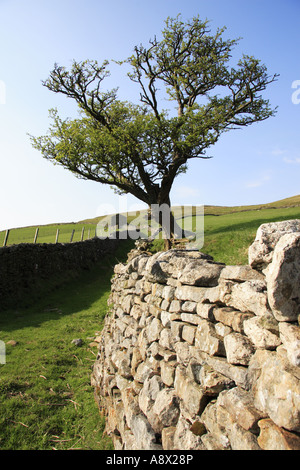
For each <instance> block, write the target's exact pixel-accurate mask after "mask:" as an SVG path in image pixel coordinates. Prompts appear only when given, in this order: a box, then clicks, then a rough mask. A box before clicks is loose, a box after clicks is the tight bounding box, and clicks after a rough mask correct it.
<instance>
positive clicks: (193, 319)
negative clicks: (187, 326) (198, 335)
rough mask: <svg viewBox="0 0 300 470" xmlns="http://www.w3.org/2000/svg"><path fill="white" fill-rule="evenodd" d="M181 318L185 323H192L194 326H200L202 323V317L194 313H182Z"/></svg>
mask: <svg viewBox="0 0 300 470" xmlns="http://www.w3.org/2000/svg"><path fill="white" fill-rule="evenodd" d="M180 318H181V320H182V321H183V322H185V323H191V324H192V325H199V324H200V323H201V317H199V316H198V315H195V314H194V313H185V312H184V313H182V314H181V315H180Z"/></svg>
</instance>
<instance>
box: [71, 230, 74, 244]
mask: <svg viewBox="0 0 300 470" xmlns="http://www.w3.org/2000/svg"><path fill="white" fill-rule="evenodd" d="M74 233H75V230H72V233H71V238H70V243H72V241H73V237H74Z"/></svg>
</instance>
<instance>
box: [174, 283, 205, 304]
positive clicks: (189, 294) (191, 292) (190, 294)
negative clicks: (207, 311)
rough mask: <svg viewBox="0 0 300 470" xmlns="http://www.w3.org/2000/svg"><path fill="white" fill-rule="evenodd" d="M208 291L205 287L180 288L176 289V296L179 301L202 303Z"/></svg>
mask: <svg viewBox="0 0 300 470" xmlns="http://www.w3.org/2000/svg"><path fill="white" fill-rule="evenodd" d="M206 291H207V289H206V288H205V287H195V286H179V287H177V288H176V291H175V296H176V297H177V299H179V300H190V301H192V302H202V300H203V299H204V297H205V294H206Z"/></svg>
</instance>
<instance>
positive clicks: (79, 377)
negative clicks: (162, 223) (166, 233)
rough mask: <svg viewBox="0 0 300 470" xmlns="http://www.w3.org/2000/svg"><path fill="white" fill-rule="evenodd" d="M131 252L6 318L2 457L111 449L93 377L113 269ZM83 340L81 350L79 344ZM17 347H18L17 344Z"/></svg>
mask: <svg viewBox="0 0 300 470" xmlns="http://www.w3.org/2000/svg"><path fill="white" fill-rule="evenodd" d="M129 249H130V246H128V243H127V244H122V246H120V247H119V249H118V251H117V253H116V254H115V255H111V256H109V257H106V258H105V259H104V260H103V261H102V262H101V265H96V266H95V267H94V268H93V269H92V270H90V271H85V272H84V273H82V274H81V276H80V277H79V278H78V279H76V280H73V281H72V282H69V283H68V284H64V286H62V287H60V288H58V289H56V290H55V291H53V292H52V293H50V294H49V293H48V294H47V296H44V297H43V299H40V300H39V301H35V302H34V303H33V305H32V306H31V307H28V308H24V307H20V308H19V309H17V310H8V311H6V312H1V314H0V340H1V341H3V342H4V343H5V345H6V364H0V409H1V413H0V449H1V450H51V449H57V450H67V449H71V450H74V449H83V450H91V449H92V450H102V449H112V445H111V441H110V439H109V438H108V437H107V436H105V435H103V430H104V419H103V418H101V417H100V415H99V411H98V408H97V406H96V403H95V401H94V398H93V388H92V386H91V383H90V380H91V369H92V366H93V364H94V362H95V359H96V354H97V344H96V343H95V342H94V341H93V340H94V338H95V337H96V336H97V335H98V334H99V332H100V331H101V328H102V325H103V319H104V317H105V315H106V313H107V299H108V296H109V292H110V279H111V276H112V274H113V266H114V265H115V264H116V263H117V262H118V261H119V260H120V261H125V260H126V258H127V252H128V250H129ZM78 338H80V339H82V345H81V346H80V347H78V346H76V345H74V344H73V343H72V340H73V339H78ZM12 341H14V342H13V343H11V342H12Z"/></svg>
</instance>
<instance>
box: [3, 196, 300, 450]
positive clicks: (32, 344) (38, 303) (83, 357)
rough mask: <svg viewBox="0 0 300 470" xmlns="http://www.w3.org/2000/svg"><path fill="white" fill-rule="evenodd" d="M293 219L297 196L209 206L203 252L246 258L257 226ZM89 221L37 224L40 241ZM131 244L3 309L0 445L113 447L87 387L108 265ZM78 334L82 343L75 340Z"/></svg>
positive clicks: (29, 232) (20, 238)
mask: <svg viewBox="0 0 300 470" xmlns="http://www.w3.org/2000/svg"><path fill="white" fill-rule="evenodd" d="M294 218H298V219H300V196H296V197H295V198H289V199H286V200H284V201H278V202H275V203H272V204H266V205H262V206H247V207H245V206H243V207H234V208H233V207H216V206H208V207H206V208H205V218H204V229H205V241H204V246H203V247H202V249H201V251H204V252H206V253H209V254H211V255H212V256H213V257H214V258H215V260H216V261H220V262H225V263H226V264H244V263H247V251H248V247H249V245H250V244H251V243H252V241H253V239H254V237H255V234H256V230H257V228H258V227H259V225H261V224H262V223H266V222H272V221H279V220H287V219H294ZM90 222H91V223H88V222H87V221H85V222H84V221H82V222H80V223H78V224H62V225H59V224H58V225H51V226H50V225H49V226H44V227H41V230H40V234H41V238H40V239H39V240H38V241H41V240H43V241H44V242H53V241H54V240H53V238H55V233H56V228H57V227H59V228H60V229H61V233H62V236H63V235H64V236H65V238H66V240H65V241H68V240H69V234H70V233H71V232H72V230H73V229H74V228H75V229H76V230H77V233H78V238H79V236H80V235H81V228H82V226H85V228H86V230H85V232H86V234H87V229H88V228H92V227H95V225H96V221H95V220H94V221H90ZM13 232H14V231H12V233H11V235H12V234H13ZM15 232H16V233H15V238H11V240H15V243H19V242H24V241H25V239H24V236H25V234H26V236H27V238H28V241H29V242H31V241H32V239H33V236H34V233H35V227H26V228H21V229H17V230H15ZM0 235H1V236H3V233H2V234H1V233H0ZM75 240H76V237H74V241H75ZM0 244H1V238H0ZM131 247H132V241H129V242H128V243H126V244H125V246H124V245H123V246H120V248H119V251H118V252H117V254H116V255H114V256H110V257H107V258H106V259H105V260H103V261H102V263H101V265H96V266H95V267H94V268H93V269H92V270H90V271H85V272H84V273H82V274H81V276H80V277H79V278H78V279H75V280H73V281H72V282H70V283H68V284H65V285H64V286H62V287H60V288H57V289H56V290H55V291H52V292H51V293H50V294H47V296H43V297H42V298H41V299H39V300H35V301H34V302H33V303H32V306H29V307H27V308H25V307H22V306H21V307H20V308H19V309H17V310H16V309H14V310H9V311H5V312H1V315H0V340H1V341H3V342H4V343H5V344H6V364H0V409H1V413H0V449H2V450H4V449H9V450H21V449H22V450H25V449H30V450H43V449H59V450H60V449H61V450H66V449H86V450H89V449H93V450H101V449H111V448H112V445H111V441H110V439H108V438H107V437H106V436H105V435H103V430H104V420H103V419H102V418H101V417H100V416H99V413H98V409H97V407H96V404H95V402H94V399H93V389H92V387H91V385H90V376H91V368H92V366H93V364H94V362H95V357H96V353H97V346H96V345H95V344H93V339H94V338H95V336H97V334H98V332H99V331H101V328H102V325H103V319H104V317H105V314H106V313H107V299H108V296H109V292H110V279H111V276H112V273H113V265H114V264H115V263H116V262H118V261H125V259H126V255H127V251H128V250H129V249H130V248H131ZM76 338H81V339H82V341H83V344H82V346H80V347H76V346H75V345H74V344H73V343H72V340H73V339H76ZM11 341H13V342H12V343H11Z"/></svg>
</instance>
